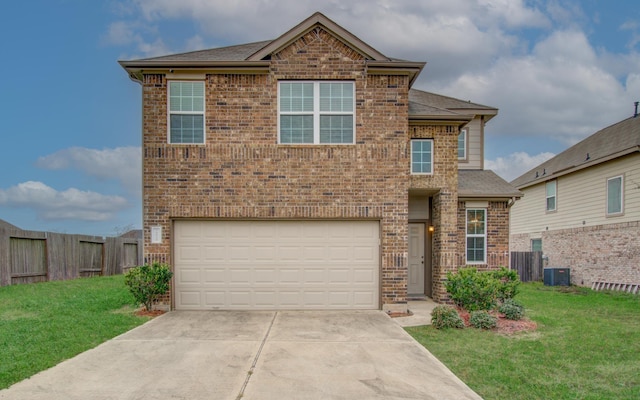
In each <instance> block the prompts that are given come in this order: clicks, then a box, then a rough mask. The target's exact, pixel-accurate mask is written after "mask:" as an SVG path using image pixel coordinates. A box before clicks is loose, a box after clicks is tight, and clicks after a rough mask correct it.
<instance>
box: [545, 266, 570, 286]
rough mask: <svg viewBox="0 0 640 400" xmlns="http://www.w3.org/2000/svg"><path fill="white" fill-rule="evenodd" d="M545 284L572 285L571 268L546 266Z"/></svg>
mask: <svg viewBox="0 0 640 400" xmlns="http://www.w3.org/2000/svg"><path fill="white" fill-rule="evenodd" d="M544 284H545V286H570V285H571V269H569V268H545V269H544Z"/></svg>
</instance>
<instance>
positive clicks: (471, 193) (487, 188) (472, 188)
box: [458, 169, 522, 198]
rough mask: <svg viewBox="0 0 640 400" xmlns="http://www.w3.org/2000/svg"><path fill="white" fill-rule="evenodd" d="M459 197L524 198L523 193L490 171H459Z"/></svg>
mask: <svg viewBox="0 0 640 400" xmlns="http://www.w3.org/2000/svg"><path fill="white" fill-rule="evenodd" d="M458 197H460V198H465V197H466V198H469V197H471V198H473V197H476V198H505V197H509V198H510V197H522V192H520V191H519V190H517V189H516V188H514V187H513V186H511V184H509V182H507V181H505V180H504V179H502V178H500V177H499V176H498V175H496V173H495V172H493V171H490V170H468V169H461V170H459V171H458Z"/></svg>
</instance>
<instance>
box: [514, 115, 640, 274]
mask: <svg viewBox="0 0 640 400" xmlns="http://www.w3.org/2000/svg"><path fill="white" fill-rule="evenodd" d="M511 183H512V184H513V185H514V186H516V187H517V188H518V189H520V190H521V191H522V192H523V193H524V197H523V198H522V200H520V201H518V202H517V203H516V205H515V206H514V207H513V208H512V216H511V250H512V251H531V250H537V251H542V252H543V253H544V254H545V256H547V257H548V262H547V265H548V266H549V267H569V268H571V283H573V284H576V285H585V286H591V285H592V284H594V283H595V282H609V283H621V284H622V283H624V284H634V283H635V284H639V283H640V241H639V240H638V236H639V235H640V225H639V224H640V117H637V116H636V117H632V118H628V119H625V120H623V121H620V122H618V123H617V124H614V125H611V126H609V127H607V128H605V129H602V130H601V131H599V132H596V133H595V134H593V135H591V136H589V137H588V138H586V139H584V140H583V141H581V142H580V143H578V144H576V145H574V146H572V147H570V148H569V149H567V150H565V151H564V152H562V153H560V154H558V155H557V156H555V157H553V158H552V159H550V160H548V161H546V162H544V163H542V164H540V165H539V166H537V167H535V168H534V169H532V170H531V171H529V172H527V173H525V174H524V175H522V176H520V177H519V178H517V179H515V180H514V181H513V182H511Z"/></svg>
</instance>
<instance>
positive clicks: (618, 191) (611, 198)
mask: <svg viewBox="0 0 640 400" xmlns="http://www.w3.org/2000/svg"><path fill="white" fill-rule="evenodd" d="M623 189H624V182H623V179H622V175H621V176H616V177H614V178H609V179H607V215H617V214H622V211H623V206H624V202H623V196H622V193H623Z"/></svg>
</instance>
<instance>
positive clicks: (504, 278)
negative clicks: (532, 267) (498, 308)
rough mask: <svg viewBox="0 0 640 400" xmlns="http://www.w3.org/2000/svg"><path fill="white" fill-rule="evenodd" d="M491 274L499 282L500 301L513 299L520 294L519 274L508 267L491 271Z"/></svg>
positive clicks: (498, 295) (498, 294)
mask: <svg viewBox="0 0 640 400" xmlns="http://www.w3.org/2000/svg"><path fill="white" fill-rule="evenodd" d="M490 274H491V275H492V276H493V277H494V278H495V279H496V280H498V293H497V297H498V300H500V301H504V300H506V299H513V298H514V297H515V295H517V294H518V290H519V289H518V286H520V278H519V277H518V272H516V271H515V270H512V269H508V268H506V267H500V269H498V270H495V271H491V272H490Z"/></svg>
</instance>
